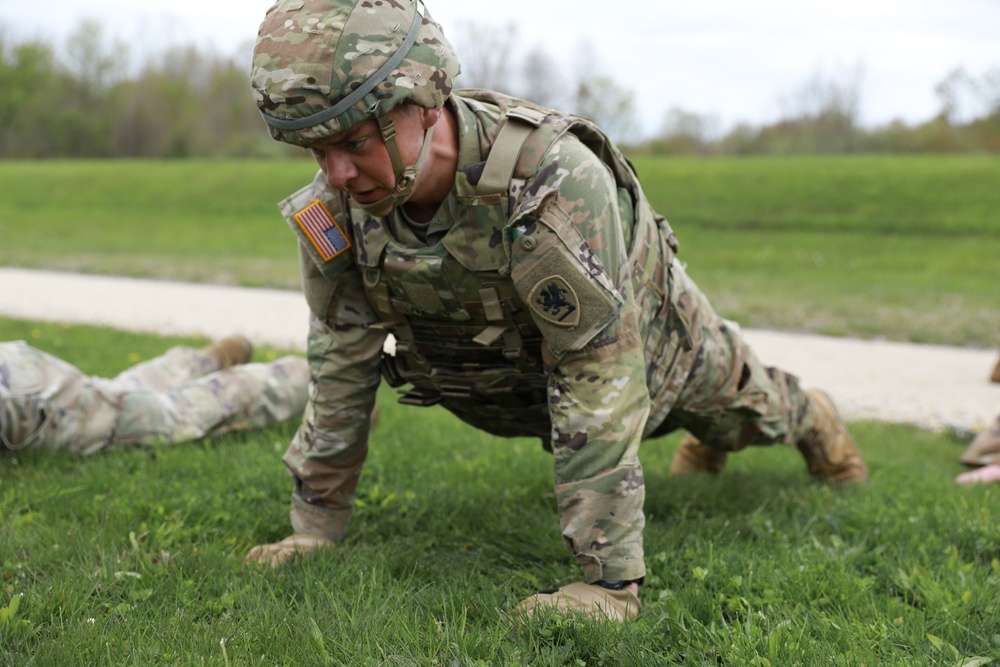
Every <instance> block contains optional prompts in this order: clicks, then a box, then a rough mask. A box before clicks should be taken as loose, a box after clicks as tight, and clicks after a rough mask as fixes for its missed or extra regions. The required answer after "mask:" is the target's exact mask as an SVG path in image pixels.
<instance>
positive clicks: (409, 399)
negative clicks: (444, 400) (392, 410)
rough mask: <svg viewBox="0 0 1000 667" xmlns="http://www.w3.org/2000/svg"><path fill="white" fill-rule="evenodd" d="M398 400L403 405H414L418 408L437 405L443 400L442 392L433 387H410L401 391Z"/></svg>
mask: <svg viewBox="0 0 1000 667" xmlns="http://www.w3.org/2000/svg"><path fill="white" fill-rule="evenodd" d="M397 402H398V403H400V404H401V405H414V406H416V407H418V408H426V407H430V406H432V405H437V404H438V403H440V402H441V394H439V393H438V392H436V391H434V390H433V389H410V390H409V391H406V392H401V393H400V396H399V398H398V399H397Z"/></svg>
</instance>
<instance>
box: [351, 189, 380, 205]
mask: <svg viewBox="0 0 1000 667" xmlns="http://www.w3.org/2000/svg"><path fill="white" fill-rule="evenodd" d="M378 198H379V197H378V191H377V190H365V191H364V192H352V193H351V199H353V200H354V201H356V202H358V203H359V204H371V203H372V202H375V201H378Z"/></svg>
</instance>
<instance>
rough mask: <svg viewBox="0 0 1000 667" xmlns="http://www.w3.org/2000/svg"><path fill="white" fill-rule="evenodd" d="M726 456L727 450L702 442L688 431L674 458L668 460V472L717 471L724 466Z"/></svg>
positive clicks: (684, 473) (674, 473) (680, 473)
mask: <svg viewBox="0 0 1000 667" xmlns="http://www.w3.org/2000/svg"><path fill="white" fill-rule="evenodd" d="M726 456H728V452H723V451H721V450H718V449H714V448H712V447H709V446H708V445H705V444H702V442H701V440H699V439H698V438H696V437H694V436H693V435H691V434H690V433H688V434H687V435H685V436H684V439H683V440H681V444H680V446H679V447H678V448H677V452H675V453H674V460H673V461H671V462H670V474H671V475H688V474H690V473H693V472H710V473H719V472H722V469H723V468H724V467H726Z"/></svg>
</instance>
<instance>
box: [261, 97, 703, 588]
mask: <svg viewBox="0 0 1000 667" xmlns="http://www.w3.org/2000/svg"><path fill="white" fill-rule="evenodd" d="M449 104H450V105H451V107H450V108H451V109H452V110H453V111H454V112H455V115H456V118H457V120H458V126H459V143H460V146H459V149H460V150H459V169H458V172H457V174H456V179H455V186H454V189H453V193H452V196H451V197H449V199H448V201H446V202H445V203H444V204H443V205H442V206H441V208H440V210H439V211H438V214H437V216H436V217H435V218H434V219H433V220H432V221H431V222H430V223H429V225H427V226H426V228H424V229H422V230H420V232H419V233H418V232H417V231H415V226H414V225H412V224H411V223H410V222H409V221H407V220H406V219H405V216H404V214H403V213H402V212H401V211H398V210H397V211H394V212H393V213H392V214H391V215H389V216H387V217H386V218H383V219H376V218H371V217H369V216H367V215H366V214H365V213H364V212H362V211H360V210H357V209H353V210H352V209H351V208H350V205H349V201H348V199H347V198H346V196H344V195H343V193H339V192H335V191H331V190H330V189H329V188H328V187H327V186H326V184H325V181H324V179H323V177H322V174H318V175H317V178H316V179H315V180H314V182H313V183H312V184H311V185H310V186H307V187H306V188H303V190H300V191H299V192H298V193H296V194H295V195H293V196H291V197H289V198H288V199H287V200H285V201H284V202H282V203H281V205H280V207H281V209H282V212H283V214H284V215H285V217H286V219H287V221H288V222H289V225H290V226H291V227H292V228H293V229H294V230H295V231H296V232H297V233H298V234H299V238H300V246H299V247H300V257H301V263H302V272H303V279H304V286H305V292H306V297H307V300H308V301H309V305H310V309H311V311H312V313H313V318H312V322H311V328H310V338H309V358H310V363H311V366H312V373H313V378H314V386H313V390H312V392H311V398H310V403H309V405H308V407H307V409H306V415H305V418H304V420H303V424H302V426H301V427H300V429H299V431H298V432H297V434H296V436H295V438H294V440H293V442H292V445H291V447H290V448H289V451H288V453H287V454H286V456H285V463H286V465H287V466H288V468H289V470H290V471H291V473H292V475H293V477H294V478H295V480H296V492H295V494H294V496H293V501H292V504H293V507H292V522H293V526H294V527H295V529H296V530H297V531H300V532H307V533H319V534H323V535H326V536H327V537H329V538H331V539H333V540H338V539H340V538H341V537H342V536H343V534H344V531H345V530H346V526H347V522H348V519H349V517H350V512H351V507H352V505H353V498H354V493H355V490H356V487H357V481H358V476H359V474H360V470H361V466H362V465H363V463H364V459H365V456H366V453H367V436H368V432H367V428H368V419H367V417H368V414H369V413H370V411H371V409H372V406H373V405H374V401H375V391H376V389H377V387H378V384H379V382H380V367H381V370H382V372H384V373H385V375H386V377H387V378H388V379H389V380H390V382H392V383H393V384H394V385H400V384H403V383H407V384H409V385H411V386H412V389H410V390H409V391H407V392H406V393H405V394H404V396H403V398H402V399H401V400H402V401H403V402H410V403H416V404H434V403H440V404H441V405H443V406H444V407H445V408H447V409H449V410H451V411H452V412H454V413H455V414H456V415H458V416H459V417H460V418H462V419H464V420H465V421H468V422H470V423H472V424H473V425H475V426H477V427H480V428H483V429H485V430H488V431H490V432H493V433H497V434H499V435H504V436H514V435H535V436H539V437H541V438H542V439H543V442H545V443H546V445H547V446H548V447H550V448H551V449H552V451H553V454H554V458H555V477H556V495H557V500H558V505H559V514H560V523H561V527H562V534H563V537H564V541H565V543H566V546H567V547H568V548H569V549H570V551H571V552H572V553H573V554H574V555H575V557H576V559H577V561H578V562H579V563H580V565H581V566H582V567H583V569H584V576H585V578H586V579H587V580H588V581H595V580H598V579H602V578H603V579H635V578H638V577H641V576H643V574H644V572H645V569H644V564H643V562H642V528H643V523H644V518H643V513H642V503H643V498H644V487H643V476H642V469H641V466H640V464H639V461H638V449H639V443H640V441H641V440H642V438H643V436H644V435H648V434H649V433H651V432H652V431H653V429H654V428H655V427H656V426H657V425H658V424H660V423H661V422H662V421H663V419H664V417H665V416H666V413H667V412H668V411H669V409H670V407H671V405H672V403H673V400H674V398H675V397H676V394H677V391H678V387H679V386H680V384H681V383H682V381H683V378H682V377H681V375H683V373H678V372H677V371H676V368H675V367H676V364H675V363H674V362H675V361H676V359H677V356H678V350H679V348H680V347H681V346H682V344H684V342H685V337H684V326H683V321H682V319H681V318H678V317H677V316H676V314H677V313H678V312H681V310H679V309H677V308H673V307H671V304H670V298H669V297H670V278H669V274H670V272H669V266H670V262H671V260H672V257H673V254H674V252H675V250H676V245H675V243H676V242H675V239H674V237H673V234H672V232H671V231H670V228H669V225H667V223H666V221H665V220H664V219H663V218H662V217H660V216H658V215H656V214H655V213H654V212H653V211H652V209H651V208H650V206H649V204H648V201H647V200H646V197H645V195H644V194H643V192H642V189H641V186H640V185H639V182H638V178H637V177H636V176H635V174H634V172H633V171H632V169H631V167H630V166H629V165H628V163H627V161H626V160H625V159H624V157H622V156H621V154H620V153H619V152H618V150H617V148H615V147H614V145H613V144H611V142H610V141H609V140H607V139H606V138H605V137H604V136H603V135H602V134H601V133H600V131H599V130H597V128H596V127H595V126H593V125H592V124H590V123H589V122H586V121H583V120H582V119H575V118H572V117H568V116H565V115H563V114H558V113H554V112H550V111H548V110H544V109H541V108H540V107H535V106H534V105H530V104H527V103H524V102H521V101H518V100H511V99H508V98H503V97H501V96H499V95H495V94H490V93H486V92H484V91H463V92H460V93H458V94H456V95H453V96H452V97H451V99H450V100H449ZM512 117H513V118H515V120H516V122H517V126H515V125H514V122H515V121H512V120H511V118H512ZM505 125H510V126H511V128H512V130H511V132H514V131H518V130H516V129H513V128H516V127H520V128H521V129H520V130H519V131H520V133H521V136H520V137H519V141H520V142H521V144H520V146H521V147H520V151H519V157H518V156H517V155H515V158H516V159H514V160H513V161H512V159H510V158H509V156H508V159H507V160H506V162H507V163H510V164H507V165H505V166H503V167H501V168H499V169H497V168H496V166H495V163H496V162H498V161H502V160H501V159H500V158H499V157H498V158H497V159H496V160H494V161H493V163H494V164H493V165H491V160H490V155H491V153H492V152H493V149H494V147H495V146H497V145H501V144H502V143H503V142H504V140H503V139H498V136H500V137H502V136H503V132H504V129H503V128H504V127H505ZM508 152H509V151H508ZM498 154H499V151H498ZM498 174H499V175H498ZM498 183H499V184H500V186H499V187H497V184H498ZM484 185H485V187H484ZM675 305H676V304H675ZM388 331H391V332H392V333H393V334H394V335H395V336H396V338H397V341H398V344H397V354H396V358H395V359H391V360H387V362H386V363H384V362H383V360H382V354H381V350H382V346H383V342H384V340H385V336H386V333H387V332H388ZM651 399H652V400H651ZM651 408H652V415H651V414H650V413H651Z"/></svg>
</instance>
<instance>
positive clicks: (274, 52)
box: [250, 0, 460, 210]
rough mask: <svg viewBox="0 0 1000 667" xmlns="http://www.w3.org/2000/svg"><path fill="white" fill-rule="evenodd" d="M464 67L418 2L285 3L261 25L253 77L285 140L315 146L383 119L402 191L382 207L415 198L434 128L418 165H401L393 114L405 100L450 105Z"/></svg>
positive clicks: (268, 116)
mask: <svg viewBox="0 0 1000 667" xmlns="http://www.w3.org/2000/svg"><path fill="white" fill-rule="evenodd" d="M459 71H460V65H459V62H458V56H457V55H456V54H455V51H454V49H453V48H452V46H451V44H450V43H449V42H448V40H447V39H446V38H445V36H444V33H443V31H442V30H441V27H440V26H439V25H438V24H437V23H435V22H434V21H433V19H431V17H430V14H429V13H428V12H427V9H426V8H425V7H424V6H423V3H422V2H420V1H419V0H279V1H278V2H277V3H275V4H274V5H273V6H272V7H271V8H270V9H269V10H268V11H267V14H266V15H265V17H264V21H263V22H262V23H261V26H260V31H259V32H258V36H257V43H256V45H255V47H254V55H253V63H252V66H251V73H250V79H251V89H252V94H253V99H254V102H255V103H256V104H257V108H258V109H259V110H260V113H261V116H262V117H263V118H264V121H265V122H266V123H267V125H268V129H269V130H270V133H271V136H272V137H274V138H275V139H277V140H279V141H284V142H286V143H290V144H295V145H298V146H309V145H311V144H313V143H315V142H316V141H318V140H320V139H323V138H325V137H328V136H330V135H333V134H337V133H339V132H342V131H344V130H347V129H348V128H351V127H353V126H354V125H357V124H358V123H360V122H363V121H365V120H368V119H375V120H376V121H377V122H378V124H379V127H380V129H381V133H382V138H383V140H384V141H385V144H386V148H387V149H388V152H389V157H390V158H391V159H392V166H393V171H394V173H395V177H396V189H395V190H394V191H393V192H392V193H391V194H390V195H389V196H388V197H386V198H385V199H383V200H381V201H379V202H375V203H374V204H371V205H368V206H365V207H364V208H366V209H370V210H377V209H378V208H384V207H385V205H386V204H387V203H392V204H393V205H395V204H397V203H400V202H402V201H405V199H406V198H407V197H408V196H409V193H410V191H411V190H412V187H413V181H415V180H416V172H417V170H418V169H419V167H420V165H421V164H422V162H423V159H424V157H425V156H426V153H427V149H428V148H429V145H430V138H431V132H432V131H433V127H432V128H431V129H429V130H428V131H427V134H426V135H425V137H424V148H423V150H422V151H421V156H420V158H419V159H418V160H417V163H416V164H415V165H410V166H406V165H403V164H402V159H401V158H400V155H399V149H398V147H397V145H396V140H395V135H396V130H395V126H394V124H393V122H392V119H391V118H389V115H388V112H389V111H390V110H391V109H393V108H395V107H397V106H399V105H400V104H403V103H404V102H411V103H413V104H417V105H419V106H422V107H425V108H429V109H432V108H437V107H440V106H442V105H443V104H444V102H445V100H446V99H447V97H448V95H449V94H450V93H451V89H452V86H453V85H454V80H455V77H457V76H458V74H459ZM387 200H392V201H387Z"/></svg>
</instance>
